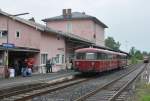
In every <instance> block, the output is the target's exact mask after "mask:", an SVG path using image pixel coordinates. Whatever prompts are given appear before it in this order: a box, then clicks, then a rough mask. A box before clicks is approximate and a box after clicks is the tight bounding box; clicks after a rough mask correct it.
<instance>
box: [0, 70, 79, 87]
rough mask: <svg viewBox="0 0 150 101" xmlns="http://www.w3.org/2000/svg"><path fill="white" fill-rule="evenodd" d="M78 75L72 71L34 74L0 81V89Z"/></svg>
mask: <svg viewBox="0 0 150 101" xmlns="http://www.w3.org/2000/svg"><path fill="white" fill-rule="evenodd" d="M75 74H78V72H74V71H73V70H68V71H60V72H57V73H48V74H35V75H32V77H21V76H19V77H14V78H9V79H2V78H1V79H0V89H3V88H8V87H13V86H19V85H25V84H31V83H33V82H39V81H45V80H47V81H51V80H54V79H58V78H60V77H62V76H63V77H66V76H70V75H75Z"/></svg>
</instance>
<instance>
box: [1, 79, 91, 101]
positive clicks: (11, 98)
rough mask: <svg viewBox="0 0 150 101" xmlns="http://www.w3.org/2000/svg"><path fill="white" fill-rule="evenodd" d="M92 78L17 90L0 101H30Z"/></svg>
mask: <svg viewBox="0 0 150 101" xmlns="http://www.w3.org/2000/svg"><path fill="white" fill-rule="evenodd" d="M90 79H92V78H78V77H77V78H73V79H70V80H65V81H62V82H57V83H52V84H48V83H41V84H36V85H32V86H31V87H29V88H27V87H25V89H17V88H16V90H15V91H12V90H11V91H12V92H9V93H8V92H6V93H4V94H1V95H0V101H26V100H28V99H31V98H33V97H35V96H39V95H42V94H46V93H49V92H53V91H56V90H58V89H62V88H65V87H69V86H72V85H75V84H79V83H82V82H85V81H88V80H90Z"/></svg>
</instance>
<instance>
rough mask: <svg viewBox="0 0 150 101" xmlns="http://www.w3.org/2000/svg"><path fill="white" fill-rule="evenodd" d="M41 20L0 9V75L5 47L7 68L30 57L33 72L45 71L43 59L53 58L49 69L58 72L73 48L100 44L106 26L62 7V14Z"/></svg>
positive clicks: (101, 44)
mask: <svg viewBox="0 0 150 101" xmlns="http://www.w3.org/2000/svg"><path fill="white" fill-rule="evenodd" d="M43 21H44V22H46V25H42V24H39V23H36V22H35V21H34V20H33V19H32V20H25V19H22V18H20V17H15V16H12V15H10V14H8V13H6V12H4V11H0V75H4V68H5V65H6V57H7V56H6V55H7V54H6V51H7V50H8V65H9V67H11V66H15V65H17V64H18V62H19V61H22V60H24V59H25V58H34V60H35V64H34V67H33V71H34V73H45V64H46V61H47V59H52V60H53V61H54V63H55V65H54V66H53V71H58V70H60V69H65V68H66V61H67V60H70V59H72V58H73V57H74V50H76V49H78V48H82V47H89V46H91V45H92V46H96V47H104V30H105V28H107V26H106V25H105V24H104V23H102V22H101V21H100V20H98V19H97V18H96V17H93V16H89V15H86V14H85V13H84V12H83V13H80V12H71V9H63V11H62V15H60V16H56V17H52V18H46V19H43ZM5 45H10V46H11V47H7V48H6V47H5ZM19 68H20V67H19Z"/></svg>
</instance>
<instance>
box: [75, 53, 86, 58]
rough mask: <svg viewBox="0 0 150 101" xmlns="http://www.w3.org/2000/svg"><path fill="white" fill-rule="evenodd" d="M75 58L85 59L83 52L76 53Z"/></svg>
mask: <svg viewBox="0 0 150 101" xmlns="http://www.w3.org/2000/svg"><path fill="white" fill-rule="evenodd" d="M76 59H85V53H77V54H76Z"/></svg>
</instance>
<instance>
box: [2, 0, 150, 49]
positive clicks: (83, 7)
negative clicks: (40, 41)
mask: <svg viewBox="0 0 150 101" xmlns="http://www.w3.org/2000/svg"><path fill="white" fill-rule="evenodd" d="M0 1H1V2H0V8H1V9H2V10H4V11H6V12H8V13H11V14H17V13H23V12H29V13H30V15H26V16H24V18H30V17H35V20H36V21H38V22H40V20H41V19H43V18H47V17H53V16H57V15H60V14H61V13H62V9H63V8H71V9H72V11H79V12H85V13H86V14H88V15H92V16H95V17H97V18H98V19H99V20H101V21H102V22H104V23H105V24H106V25H108V27H109V28H108V29H106V37H107V36H112V37H114V38H115V40H117V41H119V42H120V43H121V49H122V50H125V51H127V50H129V49H130V47H131V46H135V47H136V48H137V49H140V50H142V51H143V50H146V51H150V0H0ZM40 23H41V22H40Z"/></svg>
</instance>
